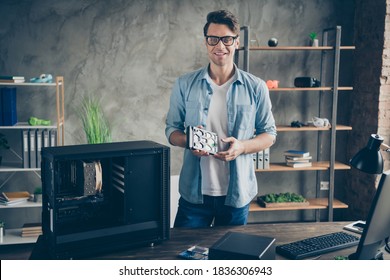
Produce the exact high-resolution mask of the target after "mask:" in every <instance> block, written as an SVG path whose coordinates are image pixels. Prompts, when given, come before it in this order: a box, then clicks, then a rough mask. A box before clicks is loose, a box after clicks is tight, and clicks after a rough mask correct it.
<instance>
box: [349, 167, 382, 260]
mask: <svg viewBox="0 0 390 280" xmlns="http://www.w3.org/2000/svg"><path fill="white" fill-rule="evenodd" d="M389 236H390V171H386V172H384V173H382V177H381V179H380V182H379V185H378V189H377V191H376V193H375V196H374V199H373V201H372V203H371V207H370V211H369V213H368V216H367V219H366V226H365V227H364V230H363V232H362V236H361V238H360V241H359V245H358V248H357V250H356V252H355V253H353V254H351V255H350V256H349V259H355V260H371V259H383V249H384V247H385V245H386V244H387V242H388V241H389Z"/></svg>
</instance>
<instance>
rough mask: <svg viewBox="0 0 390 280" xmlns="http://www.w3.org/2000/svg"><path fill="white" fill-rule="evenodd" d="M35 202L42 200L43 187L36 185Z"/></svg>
mask: <svg viewBox="0 0 390 280" xmlns="http://www.w3.org/2000/svg"><path fill="white" fill-rule="evenodd" d="M34 202H42V187H36V188H35V190H34Z"/></svg>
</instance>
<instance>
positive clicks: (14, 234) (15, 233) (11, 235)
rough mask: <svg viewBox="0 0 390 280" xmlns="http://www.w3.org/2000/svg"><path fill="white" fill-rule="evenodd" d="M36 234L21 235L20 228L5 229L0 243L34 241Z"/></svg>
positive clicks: (36, 238)
mask: <svg viewBox="0 0 390 280" xmlns="http://www.w3.org/2000/svg"><path fill="white" fill-rule="evenodd" d="M37 240H38V236H33V237H22V229H21V228H18V229H6V230H5V234H4V236H3V242H1V243H0V246H1V245H11V244H27V243H36V242H37Z"/></svg>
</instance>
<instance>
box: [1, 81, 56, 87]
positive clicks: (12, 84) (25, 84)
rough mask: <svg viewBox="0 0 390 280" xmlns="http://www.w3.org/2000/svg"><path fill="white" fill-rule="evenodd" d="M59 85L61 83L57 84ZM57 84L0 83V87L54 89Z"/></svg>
mask: <svg viewBox="0 0 390 280" xmlns="http://www.w3.org/2000/svg"><path fill="white" fill-rule="evenodd" d="M59 84H61V83H59ZM56 85H57V84H56V83H28V82H23V83H0V86H13V87H16V86H39V87H42V86H44V87H55V86H56Z"/></svg>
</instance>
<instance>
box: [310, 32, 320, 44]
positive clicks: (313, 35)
mask: <svg viewBox="0 0 390 280" xmlns="http://www.w3.org/2000/svg"><path fill="white" fill-rule="evenodd" d="M309 37H310V45H311V46H312V47H318V39H317V33H316V32H311V33H310V34H309Z"/></svg>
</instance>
